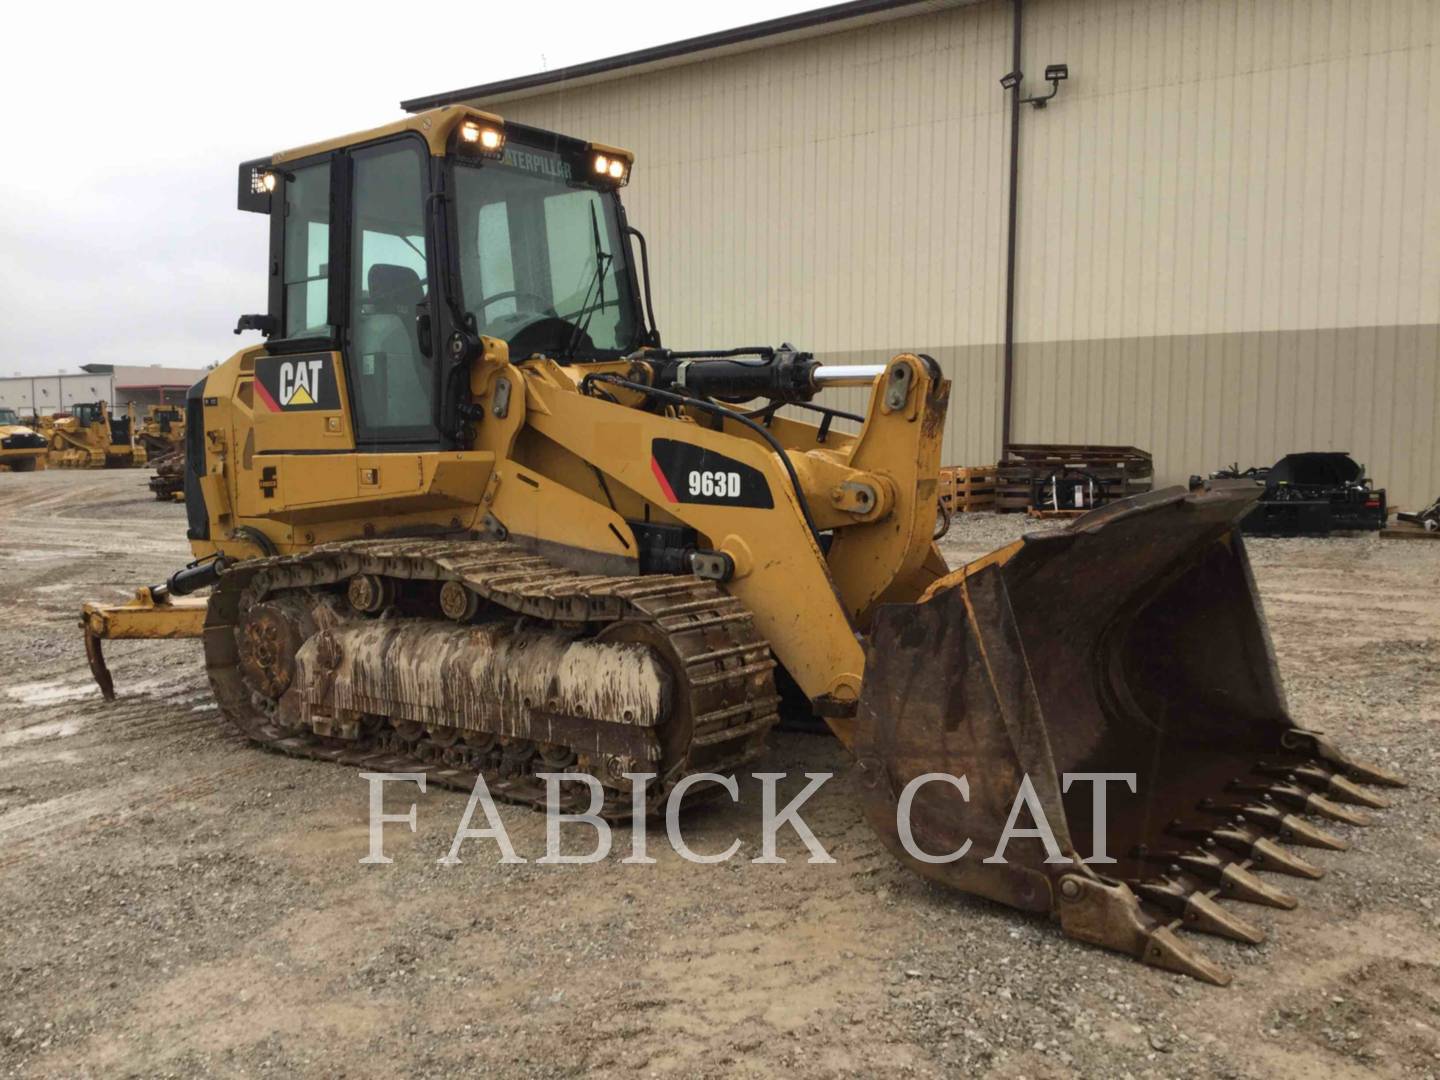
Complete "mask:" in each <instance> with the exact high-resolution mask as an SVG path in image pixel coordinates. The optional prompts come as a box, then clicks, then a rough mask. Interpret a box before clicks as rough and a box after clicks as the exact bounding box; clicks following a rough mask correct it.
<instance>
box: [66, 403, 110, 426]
mask: <svg viewBox="0 0 1440 1080" xmlns="http://www.w3.org/2000/svg"><path fill="white" fill-rule="evenodd" d="M71 415H72V416H74V417H75V424H76V426H77V427H82V428H88V427H90V426H91V425H92V424H98V423H100V422H101V421H102V420H104V419H105V412H104V409H103V407H102V406H101V404H100V403H99V402H98V401H97V402H93V403H87V404H84V405H76V406H74V407H73V408H72V410H71Z"/></svg>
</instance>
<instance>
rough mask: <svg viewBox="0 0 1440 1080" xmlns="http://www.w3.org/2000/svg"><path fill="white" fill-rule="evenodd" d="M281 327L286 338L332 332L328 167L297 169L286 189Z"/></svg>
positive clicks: (322, 164) (323, 334) (324, 334)
mask: <svg viewBox="0 0 1440 1080" xmlns="http://www.w3.org/2000/svg"><path fill="white" fill-rule="evenodd" d="M283 282H284V288H285V326H284V336H285V337H287V338H303V337H324V336H328V335H329V334H330V332H331V330H330V326H329V325H328V323H329V316H328V310H329V300H330V164H329V162H322V163H321V164H319V165H310V166H307V167H305V168H303V169H296V170H295V171H294V172H293V173H292V174H291V178H290V179H289V180H287V181H286V183H285V259H284V274H283Z"/></svg>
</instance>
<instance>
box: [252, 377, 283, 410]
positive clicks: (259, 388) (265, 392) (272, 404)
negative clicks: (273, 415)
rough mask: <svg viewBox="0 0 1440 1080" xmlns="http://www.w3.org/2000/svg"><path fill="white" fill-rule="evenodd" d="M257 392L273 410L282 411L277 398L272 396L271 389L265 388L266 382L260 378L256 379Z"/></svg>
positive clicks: (268, 407)
mask: <svg viewBox="0 0 1440 1080" xmlns="http://www.w3.org/2000/svg"><path fill="white" fill-rule="evenodd" d="M255 393H256V395H257V396H258V397H259V398H260V400H261V401H263V402H264V403H265V407H266V408H267V409H269V410H270V411H271V412H279V411H280V406H279V405H276V404H275V399H274V398H272V397H271V396H270V391H268V390H266V389H265V384H264V383H262V382H261V381H260V380H259V379H256V380H255Z"/></svg>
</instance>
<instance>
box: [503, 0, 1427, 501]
mask: <svg viewBox="0 0 1440 1080" xmlns="http://www.w3.org/2000/svg"><path fill="white" fill-rule="evenodd" d="M1010 26H1011V24H1010V5H1009V4H1008V3H1000V2H990V3H981V4H974V5H965V6H953V7H948V8H944V7H942V8H940V9H939V10H935V9H930V10H926V11H924V12H923V13H920V14H916V15H913V16H910V17H907V18H902V19H896V20H893V21H889V22H883V23H879V24H876V25H872V26H867V27H862V28H859V29H854V30H850V31H844V32H839V33H834V34H829V35H826V36H823V37H817V38H811V39H808V40H802V41H796V42H791V43H786V44H775V45H771V46H769V47H764V48H759V49H755V50H753V51H750V52H745V53H740V54H736V55H729V56H722V57H716V58H713V59H709V60H704V61H701V62H696V63H689V64H681V65H677V66H674V67H670V68H666V69H663V70H659V71H652V72H648V73H645V74H642V75H637V76H630V77H624V78H619V79H614V80H611V81H607V82H602V83H597V84H592V85H587V86H580V87H575V88H572V89H568V90H567V89H561V90H558V91H556V90H547V91H545V92H530V93H529V94H528V96H527V95H520V96H517V97H512V98H510V99H509V100H504V99H500V100H496V101H488V102H483V104H486V105H488V106H490V107H493V108H495V109H496V110H497V111H499V112H501V113H502V114H503V115H506V116H510V117H512V118H514V119H517V120H524V121H526V122H530V123H535V124H540V125H543V126H547V127H554V128H558V129H560V130H563V131H568V132H571V133H574V134H580V135H583V136H585V137H589V138H594V139H599V140H602V141H607V142H614V143H618V144H619V145H622V146H627V147H630V148H632V149H634V150H635V151H636V152H637V155H638V162H637V166H636V172H635V178H634V180H633V181H632V183H631V185H630V187H629V188H628V189H627V191H626V196H627V203H628V205H629V207H630V212H631V219H632V221H633V223H634V224H636V225H637V226H639V227H640V228H641V229H642V230H643V231H645V233H646V235H647V237H648V238H649V239H650V243H651V254H652V264H653V268H654V273H655V295H656V306H657V309H658V312H659V315H660V321H661V327H662V329H663V330H664V331H665V333H666V338H667V343H669V344H673V345H691V346H705V345H712V346H713V345H720V344H738V343H752V342H753V343H762V342H778V341H780V340H782V339H784V340H791V341H794V342H795V343H796V344H798V345H800V346H802V347H805V348H809V349H811V350H813V351H815V352H816V353H818V354H819V355H821V356H822V358H824V359H826V360H832V361H839V360H851V361H855V362H874V361H875V360H877V359H880V358H885V357H888V356H889V355H890V354H892V353H893V352H895V351H898V350H901V349H919V350H921V351H925V352H929V353H931V354H932V355H934V356H935V357H936V358H937V359H939V360H940V361H941V363H942V365H943V366H944V367H945V368H946V370H947V372H948V373H949V374H950V376H951V378H952V379H953V380H954V383H955V385H954V389H953V391H952V408H951V419H950V422H949V430H948V433H947V449H946V460H947V461H952V462H956V463H980V462H984V461H990V460H993V459H994V458H995V456H996V452H997V449H998V441H999V410H1000V372H1001V347H1000V342H1001V340H1002V313H1003V303H1004V293H1003V282H1004V237H1005V212H1006V167H1007V160H1008V150H1009V148H1008V122H1007V100H1006V95H1005V93H1004V92H1003V91H1002V90H1001V89H1000V87H999V85H998V83H997V78H998V76H999V75H1000V74H1001V73H1003V72H1004V71H1006V70H1007V69H1008V68H1009V66H1010V65H1009V48H1010ZM1437 38H1440V3H1435V2H1434V0H1029V2H1028V3H1027V4H1026V19H1025V39H1026V46H1025V61H1024V64H1023V67H1024V69H1025V70H1026V71H1028V72H1030V73H1031V78H1030V79H1029V80H1027V87H1028V88H1030V89H1031V90H1032V92H1033V91H1035V90H1038V89H1041V88H1042V87H1043V84H1042V83H1041V82H1040V81H1039V79H1037V78H1035V76H1036V75H1037V74H1038V73H1039V72H1041V71H1043V69H1044V67H1045V65H1046V64H1047V63H1049V62H1054V61H1065V62H1066V63H1068V64H1069V66H1070V79H1069V81H1068V82H1067V83H1066V84H1064V85H1063V86H1062V87H1061V91H1060V96H1059V98H1058V99H1057V100H1056V101H1055V103H1054V104H1053V105H1052V106H1051V107H1050V108H1048V109H1045V110H1043V111H1034V110H1030V109H1028V108H1027V109H1025V110H1024V115H1023V117H1022V122H1021V129H1022V135H1021V148H1020V149H1021V196H1020V205H1021V212H1020V246H1019V263H1018V309H1017V334H1016V336H1017V341H1018V342H1019V344H1018V346H1017V350H1016V371H1015V378H1016V381H1015V412H1014V437H1015V438H1016V439H1017V441H1076V442H1121V443H1134V444H1136V445H1140V446H1143V447H1145V448H1147V449H1150V450H1151V451H1153V452H1154V453H1155V455H1156V460H1157V466H1158V469H1159V473H1160V478H1161V479H1162V480H1164V481H1180V480H1183V479H1184V477H1185V476H1187V475H1189V474H1190V473H1191V472H1205V471H1208V470H1209V469H1211V468H1214V467H1216V466H1218V465H1220V464H1223V463H1227V462H1229V461H1232V460H1238V461H1239V462H1240V463H1241V465H1242V466H1243V465H1247V464H1252V463H1257V464H1259V463H1268V462H1269V461H1271V460H1273V459H1274V458H1276V457H1277V456H1279V455H1280V454H1281V453H1284V452H1286V451H1289V450H1298V449H1327V448H1329V449H1347V450H1351V451H1353V452H1354V453H1355V454H1356V456H1357V457H1358V458H1359V460H1361V461H1362V462H1364V463H1366V464H1367V465H1368V466H1369V467H1370V472H1371V474H1372V475H1373V476H1375V477H1376V478H1377V479H1378V480H1380V481H1381V482H1382V483H1384V484H1386V485H1387V486H1388V487H1389V489H1390V492H1391V499H1392V502H1395V503H1399V504H1413V503H1416V502H1419V501H1421V500H1422V499H1428V498H1431V497H1433V495H1434V494H1435V493H1436V492H1440V438H1437V437H1436V435H1435V432H1434V424H1433V421H1432V419H1431V418H1432V417H1433V416H1434V415H1436V414H1437V413H1440V380H1437V369H1440V195H1436V194H1434V193H1433V192H1432V191H1430V190H1429V189H1431V188H1433V187H1434V184H1433V178H1434V177H1435V176H1437V175H1440V71H1437V70H1436V69H1437V66H1440V65H1437V61H1440V52H1437V46H1436V42H1437ZM854 397H855V395H854V394H851V395H850V398H851V399H852V400H850V401H849V402H848V403H849V404H851V405H853V404H855V402H854V401H853V398H854ZM839 403H841V404H845V403H846V402H844V401H841V402H839Z"/></svg>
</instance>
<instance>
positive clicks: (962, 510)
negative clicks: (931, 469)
mask: <svg viewBox="0 0 1440 1080" xmlns="http://www.w3.org/2000/svg"><path fill="white" fill-rule="evenodd" d="M940 505H941V506H942V507H944V508H945V510H946V512H947V513H949V514H974V513H976V512H978V511H980V510H993V509H995V466H994V465H946V466H945V467H943V468H942V469H941V470H940Z"/></svg>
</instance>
